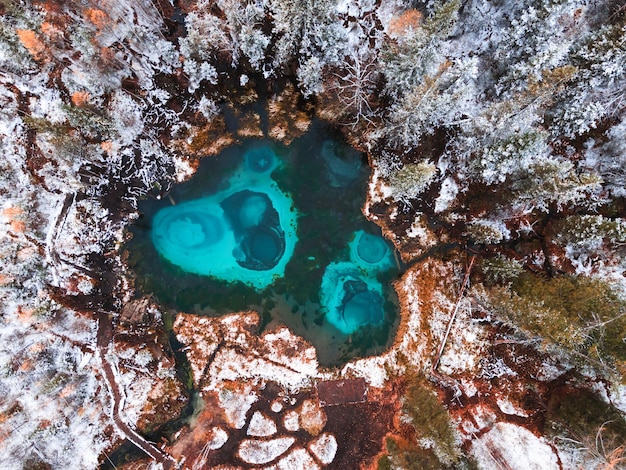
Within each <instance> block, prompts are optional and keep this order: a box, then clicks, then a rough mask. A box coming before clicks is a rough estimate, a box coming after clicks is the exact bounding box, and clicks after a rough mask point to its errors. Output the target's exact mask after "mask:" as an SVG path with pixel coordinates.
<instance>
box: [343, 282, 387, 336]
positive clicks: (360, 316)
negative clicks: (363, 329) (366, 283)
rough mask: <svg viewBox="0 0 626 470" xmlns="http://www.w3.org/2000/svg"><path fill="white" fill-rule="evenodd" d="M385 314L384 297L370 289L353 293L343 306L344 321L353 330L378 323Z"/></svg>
mask: <svg viewBox="0 0 626 470" xmlns="http://www.w3.org/2000/svg"><path fill="white" fill-rule="evenodd" d="M383 316H384V314H383V298H382V297H381V296H380V295H379V294H377V293H376V292H372V291H370V290H365V291H362V292H359V293H357V294H355V295H353V296H352V297H351V298H350V299H348V300H347V301H346V302H345V304H344V306H343V321H344V322H345V323H346V325H347V326H348V328H349V329H351V330H354V329H357V328H358V327H360V326H363V325H377V324H379V323H381V322H382V320H383Z"/></svg>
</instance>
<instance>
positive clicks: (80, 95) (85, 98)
mask: <svg viewBox="0 0 626 470" xmlns="http://www.w3.org/2000/svg"><path fill="white" fill-rule="evenodd" d="M90 98H91V95H90V94H89V93H88V92H86V91H75V92H74V93H72V103H74V106H84V105H86V104H88V103H89V99H90Z"/></svg>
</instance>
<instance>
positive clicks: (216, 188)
mask: <svg viewBox="0 0 626 470" xmlns="http://www.w3.org/2000/svg"><path fill="white" fill-rule="evenodd" d="M368 176H369V168H368V167H367V165H366V163H365V161H364V160H363V156H362V155H361V154H360V153H359V152H357V151H355V150H354V149H352V148H351V147H350V146H348V145H347V144H345V143H344V142H343V141H342V140H341V138H340V137H339V136H338V135H335V134H333V133H332V131H331V130H330V129H328V128H327V127H325V126H324V125H322V124H320V123H317V124H315V123H314V125H313V126H312V128H311V130H310V131H309V132H307V133H306V134H305V135H304V136H303V137H301V138H300V139H297V140H296V141H294V142H293V143H292V144H291V145H290V146H289V147H285V146H283V145H281V144H278V143H276V142H274V141H270V140H258V139H256V140H249V141H246V142H244V143H242V144H241V145H237V146H232V147H229V148H227V149H226V150H224V151H223V152H222V153H221V154H220V155H218V156H215V157H206V158H205V159H203V160H202V162H201V164H200V167H199V169H198V171H197V173H196V174H195V175H194V177H193V178H192V179H191V180H190V181H188V182H185V183H182V184H179V185H176V186H175V187H174V188H173V189H172V191H171V192H170V193H169V194H168V195H167V196H166V197H164V198H162V199H161V200H146V201H143V202H142V203H141V204H140V207H139V210H140V214H141V215H140V218H139V220H138V221H137V222H136V223H135V224H134V225H133V226H132V227H131V229H130V231H131V232H132V234H133V238H132V240H131V241H130V242H129V243H128V244H127V249H128V251H129V265H130V267H131V268H132V269H133V271H134V273H135V276H136V288H137V291H138V294H141V295H144V294H152V295H154V297H155V299H156V300H157V301H158V302H159V303H160V304H161V305H163V306H164V307H165V308H170V309H173V310H178V311H185V312H190V313H195V314H198V315H208V316H218V315H222V314H225V313H228V312H234V311H241V310H247V309H251V310H255V311H257V312H259V313H260V314H261V318H262V325H261V326H262V328H263V329H266V328H271V327H273V326H275V325H278V324H283V325H286V326H288V327H289V328H290V329H291V330H292V331H294V333H296V334H298V335H301V336H303V337H304V338H306V339H307V340H308V341H310V342H311V343H312V344H313V345H314V346H315V347H316V349H317V351H318V357H319V360H320V363H321V364H322V365H327V366H329V365H339V364H341V363H344V362H346V361H347V360H349V359H351V358H353V357H358V356H364V355H370V354H377V353H380V352H382V351H383V350H384V349H385V348H386V347H388V346H389V345H390V343H391V342H392V341H393V336H394V333H395V328H396V326H397V323H398V315H397V310H398V308H397V299H396V296H395V292H394V290H393V288H392V287H391V282H392V281H393V280H394V279H396V278H397V277H398V275H399V266H398V265H397V261H396V260H397V258H398V257H397V256H394V252H393V247H392V245H391V244H390V243H389V242H387V241H386V240H384V239H383V238H382V237H381V234H380V230H379V229H378V227H377V226H376V225H374V224H373V223H371V222H369V221H368V220H366V219H365V217H364V216H363V215H362V213H361V207H362V206H363V204H364V201H365V194H366V190H367V180H368Z"/></svg>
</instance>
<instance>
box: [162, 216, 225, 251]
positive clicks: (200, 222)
mask: <svg viewBox="0 0 626 470" xmlns="http://www.w3.org/2000/svg"><path fill="white" fill-rule="evenodd" d="M162 224H163V225H164V226H165V227H167V228H166V230H164V233H165V234H166V239H167V242H169V243H170V244H172V245H176V246H179V247H181V248H195V247H199V246H202V245H204V246H210V245H213V244H215V243H217V242H218V241H220V239H221V238H222V237H223V236H224V225H223V223H222V222H221V221H220V219H218V218H217V217H216V216H215V215H213V214H202V213H199V212H193V213H182V214H172V217H168V218H167V219H166V220H164V221H163V222H162Z"/></svg>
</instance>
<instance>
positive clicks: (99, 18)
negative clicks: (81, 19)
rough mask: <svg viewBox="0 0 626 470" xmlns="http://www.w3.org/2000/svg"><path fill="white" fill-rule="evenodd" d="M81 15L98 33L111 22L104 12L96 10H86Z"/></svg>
mask: <svg viewBox="0 0 626 470" xmlns="http://www.w3.org/2000/svg"><path fill="white" fill-rule="evenodd" d="M83 14H84V15H85V18H87V19H88V20H89V22H90V23H91V24H93V25H94V26H95V27H96V28H98V30H99V31H102V30H103V29H105V28H106V27H107V26H108V25H109V24H110V22H111V17H110V16H109V15H108V14H107V13H106V12H105V11H102V10H99V9H97V8H87V9H86V10H85V11H84V12H83Z"/></svg>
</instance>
